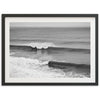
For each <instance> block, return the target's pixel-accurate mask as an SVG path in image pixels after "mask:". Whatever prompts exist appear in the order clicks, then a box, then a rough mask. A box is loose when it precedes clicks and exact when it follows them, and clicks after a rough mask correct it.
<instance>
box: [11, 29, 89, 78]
mask: <svg viewBox="0 0 100 100" xmlns="http://www.w3.org/2000/svg"><path fill="white" fill-rule="evenodd" d="M10 52H11V56H12V57H14V58H15V57H16V58H15V59H16V60H18V61H19V59H20V60H22V61H23V58H24V61H26V62H27V60H29V59H31V60H33V61H31V62H30V63H31V64H36V62H35V61H37V66H38V68H39V67H41V66H45V67H42V68H43V69H44V70H45V69H46V67H48V70H49V74H50V73H52V71H53V68H50V69H49V66H48V62H49V61H56V62H62V63H63V62H64V63H70V64H71V63H72V64H76V65H77V64H80V65H81V64H84V65H90V29H89V28H11V29H10ZM34 60H35V61H34ZM13 61H14V60H13ZM18 63H19V62H18ZM21 63H22V62H21ZM23 63H24V62H23ZM16 64H17V62H16ZM25 66H28V65H27V64H26V65H25ZM30 66H31V65H30ZM44 70H43V73H44V74H45V73H46V72H48V71H47V69H46V70H45V71H44ZM54 70H55V68H54ZM57 70H59V69H56V71H53V74H51V76H52V75H54V74H60V73H62V72H63V74H64V75H63V77H67V76H69V77H89V76H90V69H89V68H87V67H84V68H83V67H81V66H80V68H76V67H74V66H73V67H71V66H70V65H68V66H65V67H64V69H61V71H57ZM43 73H42V74H43ZM46 75H47V74H46ZM11 76H13V75H11ZM54 76H55V75H54ZM59 76H60V75H59ZM61 76H62V74H61Z"/></svg>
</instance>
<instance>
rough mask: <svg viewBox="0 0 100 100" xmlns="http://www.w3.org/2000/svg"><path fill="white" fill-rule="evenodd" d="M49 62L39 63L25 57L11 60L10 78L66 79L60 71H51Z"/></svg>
mask: <svg viewBox="0 0 100 100" xmlns="http://www.w3.org/2000/svg"><path fill="white" fill-rule="evenodd" d="M47 63H48V61H44V62H42V61H39V60H37V59H29V58H24V57H11V58H10V77H19V78H22V77H36V78H40V77H42V78H45V77H47V78H50V77H65V74H64V72H63V71H61V70H60V69H54V70H52V69H50V68H49V67H48V66H47V65H46V64H47Z"/></svg>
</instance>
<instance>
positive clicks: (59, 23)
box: [10, 22, 90, 27]
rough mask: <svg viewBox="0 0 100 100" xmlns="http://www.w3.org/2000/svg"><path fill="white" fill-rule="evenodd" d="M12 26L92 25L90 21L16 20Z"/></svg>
mask: <svg viewBox="0 0 100 100" xmlns="http://www.w3.org/2000/svg"><path fill="white" fill-rule="evenodd" d="M10 27H90V23H88V22H15V23H10Z"/></svg>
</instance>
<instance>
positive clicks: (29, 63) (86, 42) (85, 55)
mask: <svg viewBox="0 0 100 100" xmlns="http://www.w3.org/2000/svg"><path fill="white" fill-rule="evenodd" d="M10 16H11V15H8V17H7V16H6V15H5V16H4V17H3V21H5V24H4V23H3V24H2V27H3V26H4V27H3V32H2V34H5V37H4V38H5V52H4V54H5V58H4V59H5V62H4V63H5V66H3V67H5V68H2V69H3V70H2V71H3V72H2V73H3V83H4V84H8V85H9V84H10V83H11V84H17V83H19V84H23V85H24V84H26V85H30V84H31V85H34V84H35V85H36V84H38V85H42V84H45V85H47V84H49V85H50V84H51V85H55V84H59V85H60V84H62V85H63V84H64V85H70V84H72V85H75V84H80V85H81V84H83V85H85V84H87V85H89V84H94V85H95V84H97V74H98V71H97V67H98V66H97V65H98V64H97V63H98V62H97V60H98V59H97V58H96V56H97V55H96V54H97V49H96V48H97V47H96V45H97V44H96V43H98V42H96V38H97V37H96V36H97V30H96V29H97V27H98V26H96V25H97V15H86V16H85V15H84V16H83V17H82V15H80V17H78V15H77V16H75V17H74V15H73V16H72V15H70V17H69V16H67V15H65V16H64V15H62V17H61V16H59V15H58V16H57V15H52V16H51V15H50V17H49V15H48V16H46V15H44V16H43V15H37V16H36V15H35V16H34V15H29V16H27V15H26V16H25V17H24V16H23V15H22V16H23V17H22V16H21V15H20V14H19V15H18V16H17V15H16V16H13V15H12V16H11V17H10ZM30 16H31V17H30ZM32 16H33V17H32ZM4 32H5V33H4ZM3 41H4V40H3ZM3 45H4V44H3Z"/></svg>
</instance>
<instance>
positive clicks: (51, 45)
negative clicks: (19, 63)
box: [28, 42, 55, 49]
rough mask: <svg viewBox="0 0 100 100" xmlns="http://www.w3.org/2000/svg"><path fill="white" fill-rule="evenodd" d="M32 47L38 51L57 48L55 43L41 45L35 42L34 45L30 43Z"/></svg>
mask: <svg viewBox="0 0 100 100" xmlns="http://www.w3.org/2000/svg"><path fill="white" fill-rule="evenodd" d="M28 45H29V46H31V47H36V48H38V49H42V48H43V49H47V48H48V47H55V45H54V44H53V43H49V42H43V43H39V42H34V43H30V44H28Z"/></svg>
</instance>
